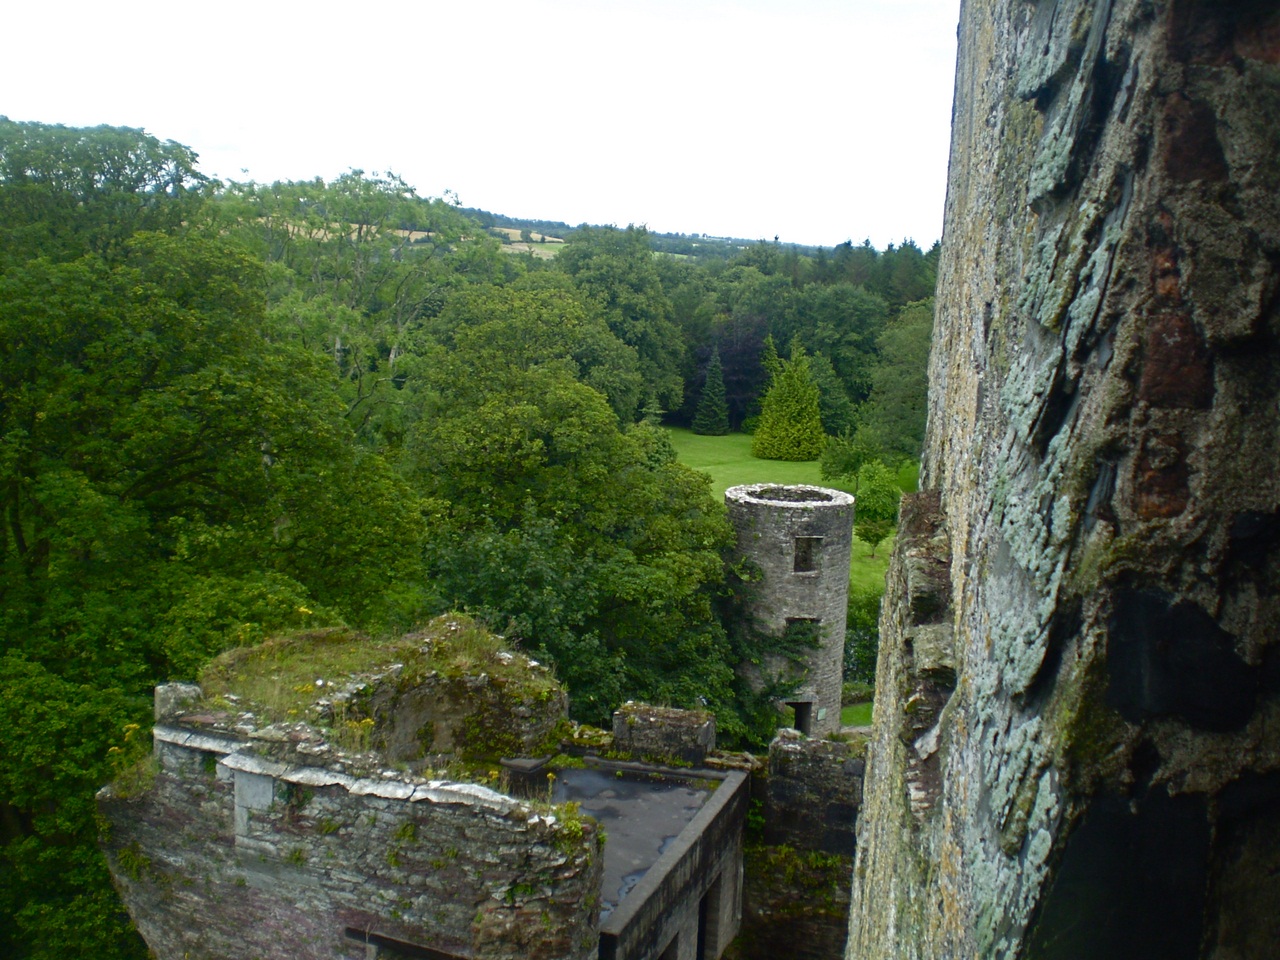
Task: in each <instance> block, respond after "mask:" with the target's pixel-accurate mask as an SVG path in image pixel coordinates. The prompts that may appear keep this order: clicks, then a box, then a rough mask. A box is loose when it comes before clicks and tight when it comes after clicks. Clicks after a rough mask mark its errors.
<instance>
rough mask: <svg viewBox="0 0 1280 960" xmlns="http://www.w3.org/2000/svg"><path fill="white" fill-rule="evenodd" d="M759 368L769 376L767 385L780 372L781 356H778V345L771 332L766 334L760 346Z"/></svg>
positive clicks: (781, 368)
mask: <svg viewBox="0 0 1280 960" xmlns="http://www.w3.org/2000/svg"><path fill="white" fill-rule="evenodd" d="M760 369H762V370H763V371H764V372H765V375H766V376H767V377H768V378H769V380H768V385H769V386H772V385H773V381H774V379H775V378H776V377H777V376H778V375H779V374H781V373H782V370H783V364H782V358H780V357H779V356H778V347H777V345H776V344H775V343H774V342H773V334H768V335H767V336H766V337H765V338H764V343H763V344H762V345H761V347H760Z"/></svg>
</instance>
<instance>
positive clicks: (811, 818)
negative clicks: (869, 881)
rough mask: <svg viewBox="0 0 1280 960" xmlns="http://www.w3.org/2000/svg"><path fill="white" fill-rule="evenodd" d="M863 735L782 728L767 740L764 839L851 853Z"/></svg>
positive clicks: (859, 794)
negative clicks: (816, 734) (835, 736)
mask: <svg viewBox="0 0 1280 960" xmlns="http://www.w3.org/2000/svg"><path fill="white" fill-rule="evenodd" d="M865 749H866V747H865V744H864V743H863V742H862V741H860V740H859V741H857V742H842V741H835V740H814V739H809V738H805V737H801V736H800V735H799V734H797V733H795V731H792V730H783V731H782V732H781V733H780V734H779V735H778V736H777V737H776V738H775V739H774V741H773V743H771V744H770V745H769V772H768V776H767V778H766V779H765V793H764V842H765V843H766V844H770V845H773V846H782V845H785V846H789V847H792V848H793V849H796V850H811V851H815V852H819V853H830V854H837V855H839V856H842V857H849V858H850V865H851V866H852V857H853V854H854V850H855V849H856V832H855V830H856V826H857V819H858V808H859V807H860V806H861V804H862V777H863V772H864V761H863V755H864V753H865Z"/></svg>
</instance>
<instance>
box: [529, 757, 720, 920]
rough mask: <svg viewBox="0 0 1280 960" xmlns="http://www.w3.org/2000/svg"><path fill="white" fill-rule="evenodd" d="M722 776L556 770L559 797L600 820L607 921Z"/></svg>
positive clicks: (554, 796)
mask: <svg viewBox="0 0 1280 960" xmlns="http://www.w3.org/2000/svg"><path fill="white" fill-rule="evenodd" d="M720 783H721V781H720V780H716V779H710V778H706V779H704V778H701V777H698V776H696V775H694V774H690V775H688V776H674V775H673V776H668V775H666V774H655V773H636V772H632V771H628V770H612V769H592V768H588V769H573V768H570V769H567V770H562V771H560V773H559V774H557V778H556V781H555V786H554V788H553V791H552V797H551V798H552V800H554V801H555V802H556V803H564V802H566V801H573V802H576V803H577V804H578V805H579V808H580V809H581V810H582V812H583V813H586V814H590V815H591V816H592V817H594V818H595V819H596V820H598V821H599V822H600V826H601V827H602V828H603V829H604V832H605V833H606V834H607V835H608V840H607V842H606V843H605V845H604V879H603V881H602V883H601V886H600V899H601V903H600V920H601V922H602V923H603V922H604V920H605V918H606V917H608V916H609V914H610V913H612V912H613V911H614V910H615V909H616V908H617V906H618V904H620V903H621V902H622V901H623V899H624V898H625V897H626V896H627V894H628V893H630V892H631V890H632V889H633V888H634V887H635V885H636V884H637V883H639V882H640V879H641V878H642V877H643V876H644V875H645V874H646V873H647V872H648V871H649V868H650V867H652V866H653V865H654V864H655V863H656V862H657V861H658V858H659V857H661V856H662V855H663V854H664V853H665V852H666V851H667V848H668V847H669V846H670V845H671V843H672V842H673V841H674V840H675V839H676V837H677V836H679V835H680V831H682V830H683V829H684V828H685V827H686V826H687V825H688V823H689V821H691V820H692V819H693V818H694V816H695V815H696V814H697V812H698V811H699V810H700V809H702V806H703V804H705V803H706V802H707V798H708V797H710V796H711V794H712V793H713V792H714V791H715V789H716V787H718V786H719V785H720Z"/></svg>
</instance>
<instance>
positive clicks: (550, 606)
mask: <svg viewBox="0 0 1280 960" xmlns="http://www.w3.org/2000/svg"><path fill="white" fill-rule="evenodd" d="M935 265H936V250H933V251H930V252H928V253H925V252H922V251H920V250H919V249H917V248H916V247H915V246H914V245H913V244H909V243H904V244H903V245H902V246H900V247H897V248H895V249H893V250H890V251H885V252H878V251H876V250H874V249H872V248H870V247H869V245H864V246H862V247H856V246H853V245H851V244H850V245H845V246H842V247H837V248H836V249H835V250H833V251H830V252H823V251H819V252H818V253H817V254H815V255H813V256H805V255H802V254H800V253H799V252H798V251H796V250H794V249H792V248H785V247H781V246H779V245H776V244H769V243H761V244H756V245H753V246H750V247H748V248H747V249H745V250H743V251H741V252H740V253H738V254H737V255H735V256H732V257H729V258H711V259H705V260H704V259H697V258H691V257H677V256H664V255H655V252H654V250H653V245H652V242H651V238H650V237H649V235H648V234H647V233H646V231H644V230H643V229H636V228H627V229H625V230H619V229H613V228H601V229H594V228H588V229H581V230H578V231H577V232H576V233H575V234H574V236H573V237H572V239H571V241H570V242H569V243H568V244H566V245H565V247H564V249H563V250H562V251H561V252H560V254H559V255H558V256H557V257H556V258H555V259H554V260H551V261H544V260H539V259H537V258H534V257H532V256H517V255H512V254H510V253H506V252H504V251H503V250H502V247H501V244H500V243H499V242H498V241H497V240H495V239H494V238H493V237H491V236H489V235H488V234H487V232H486V231H485V230H484V229H483V227H482V226H481V225H479V224H477V222H476V221H474V220H472V219H470V218H468V217H467V216H466V215H465V214H464V213H463V212H462V211H460V210H459V209H458V208H456V207H455V206H453V205H450V204H449V203H447V202H444V201H442V200H438V199H427V198H422V197H419V196H417V194H416V193H415V192H414V190H413V189H412V188H411V187H409V186H408V185H407V184H405V183H404V182H403V181H401V180H399V179H398V178H396V177H394V176H376V175H375V176H366V175H364V174H363V173H360V172H357V171H353V172H351V173H349V174H346V175H344V176H341V177H339V178H337V179H336V180H333V181H330V182H325V181H322V180H319V179H316V180H313V181H306V182H291V183H276V184H271V185H263V184H254V183H226V184H222V183H217V182H212V181H209V180H207V179H206V178H205V177H203V176H202V175H201V174H200V173H199V171H198V169H197V166H196V162H195V157H194V155H193V154H192V153H191V151H189V150H188V149H187V148H185V147H183V146H181V145H178V144H175V143H172V142H166V143H162V142H160V141H158V140H156V139H154V138H153V137H150V136H148V135H145V134H143V133H142V132H140V131H136V130H130V129H123V128H111V127H97V128H92V129H71V128H65V127H58V126H47V125H42V124H34V123H16V122H12V121H9V120H7V119H5V118H0V502H2V503H3V514H4V515H3V527H2V529H3V534H2V535H0V544H2V547H0V549H2V550H3V565H2V566H0V617H3V626H4V629H3V644H4V645H3V649H2V650H0V749H2V750H3V752H4V755H5V758H6V762H5V764H4V766H3V767H0V843H3V853H2V854H0V913H3V915H4V916H6V917H8V918H10V922H9V923H7V924H4V925H0V954H3V955H4V956H9V957H15V958H17V957H20V958H53V957H66V956H80V955H92V956H96V957H101V958H116V957H120V958H123V957H139V958H140V957H143V956H145V948H144V947H143V945H142V943H141V941H140V940H139V939H138V937H137V935H136V933H134V932H133V931H132V929H131V927H130V925H129V922H128V919H127V917H126V916H125V915H124V914H123V912H122V910H121V908H120V905H119V903H118V901H117V899H116V897H115V895H114V893H113V891H112V889H111V885H110V881H109V878H108V876H107V873H106V870H105V866H104V864H103V862H102V859H101V857H100V856H99V854H98V852H97V848H96V832H97V825H96V822H95V818H94V811H93V795H94V792H95V791H96V790H97V788H98V787H100V786H101V785H102V784H103V783H105V782H107V781H108V780H109V779H111V777H112V776H113V775H114V774H115V773H116V772H118V771H119V770H120V768H121V764H123V763H125V762H128V761H129V759H130V758H132V757H135V756H137V754H138V753H139V752H140V751H142V750H145V742H146V737H145V732H146V730H147V729H148V727H149V717H150V693H151V689H152V687H153V685H154V684H156V683H157V682H161V681H166V680H191V679H194V678H195V677H196V676H197V674H198V671H199V669H200V667H201V666H202V665H203V664H204V663H206V662H207V661H208V660H209V659H210V658H212V657H213V656H216V655H217V654H218V653H220V652H222V651H224V650H226V649H229V648H231V647H234V646H237V645H244V644H252V643H256V642H260V641H261V640H262V639H263V638H265V637H267V636H269V635H271V634H273V633H277V632H281V631H290V630H300V629H309V628H315V627H320V626H325V625H334V624H346V625H349V626H352V627H356V628H359V629H362V630H365V631H368V632H370V633H375V634H378V633H389V632H395V631H402V630H405V629H407V628H409V627H411V626H412V625H413V624H415V623H418V622H421V621H422V620H424V619H425V618H427V617H429V616H431V615H434V614H436V613H439V612H442V611H446V610H452V609H461V610H466V611H468V612H470V613H472V614H474V615H475V616H477V617H478V618H479V619H481V620H482V621H483V622H485V623H486V624H488V625H489V626H490V627H491V628H493V629H494V630H496V631H498V632H500V633H503V634H504V635H506V636H507V637H508V638H509V639H510V640H512V641H513V642H516V643H518V644H520V645H521V646H522V647H523V648H524V649H526V650H528V651H529V652H530V653H531V654H533V655H535V656H538V657H540V658H543V659H545V660H547V661H549V662H551V663H553V664H554V666H555V669H556V672H557V674H558V676H559V677H560V679H561V680H562V681H563V682H564V683H565V684H566V686H567V687H568V689H569V691H570V695H571V702H572V707H571V710H572V714H573V716H574V718H575V719H578V720H582V721H586V722H594V723H604V722H605V721H606V720H607V718H608V716H609V713H610V711H611V710H612V709H613V708H614V707H615V706H616V705H617V704H618V703H620V702H621V701H623V700H625V699H644V700H650V701H653V702H658V703H668V704H672V705H676V706H706V707H708V708H709V709H712V710H714V711H715V713H716V715H717V718H718V721H719V727H720V730H721V732H722V735H723V736H724V737H725V739H726V740H727V741H729V742H737V743H741V744H758V743H761V742H763V741H764V740H765V739H766V738H767V737H768V735H769V733H770V732H771V730H772V728H773V726H774V725H775V724H776V713H775V712H774V711H773V710H772V708H771V707H770V705H769V693H770V691H764V692H763V693H761V692H757V691H753V690H752V689H750V687H749V686H748V685H747V684H746V683H745V682H744V681H743V680H742V678H740V677H739V676H738V674H737V673H736V672H735V669H734V667H735V666H736V665H738V664H740V663H742V662H744V661H749V660H752V659H758V658H759V656H760V653H761V649H762V647H761V644H762V640H761V638H760V637H758V636H757V635H755V634H754V633H753V632H752V631H751V630H749V629H746V628H744V627H743V626H742V618H741V617H739V616H737V615H736V613H735V611H736V610H737V608H738V604H739V603H740V602H741V599H740V598H741V588H742V576H743V575H744V573H745V572H744V571H742V570H739V569H736V568H735V567H734V566H733V565H732V564H731V563H730V551H731V547H732V533H731V530H730V528H729V526H728V523H727V521H726V518H725V512H724V508H723V504H721V503H718V502H716V500H715V499H714V498H712V496H711V494H710V490H709V484H708V481H707V478H706V477H705V476H704V475H702V474H698V473H696V472H694V471H691V470H689V469H687V468H685V467H684V466H682V465H680V464H679V463H677V462H676V460H675V456H674V453H673V451H672V448H671V445H670V443H669V441H668V439H667V434H666V432H665V431H664V430H663V429H662V428H661V426H660V425H659V424H660V423H664V422H665V423H681V424H685V423H689V422H691V421H692V419H693V417H694V413H695V410H696V407H697V404H698V400H699V398H700V396H701V393H702V390H703V380H704V378H705V376H706V372H707V370H708V368H709V367H710V366H711V365H712V362H713V358H718V359H719V362H720V367H721V370H722V374H723V382H724V385H725V395H726V404H727V408H728V415H729V418H730V420H731V423H732V426H733V427H734V428H738V427H741V426H742V424H743V423H744V422H747V423H748V424H749V423H750V421H751V418H753V417H754V416H757V415H758V413H759V404H760V401H761V399H762V395H763V393H764V392H765V390H766V389H767V387H768V381H769V374H768V372H767V370H766V369H765V367H764V366H763V365H762V362H761V358H762V353H763V352H764V350H765V344H766V341H768V342H776V343H778V344H779V345H782V347H783V349H784V350H788V351H790V352H791V353H792V355H793V356H794V355H795V349H796V347H799V348H801V352H807V354H808V356H809V357H810V358H811V363H810V369H811V370H812V372H813V379H814V382H815V383H816V384H817V386H818V387H819V388H820V391H821V395H822V403H823V413H822V419H823V427H824V429H825V430H826V431H827V432H828V433H830V434H832V435H837V434H843V435H844V436H845V437H846V438H848V437H850V436H856V435H858V434H860V433H861V434H865V435H869V436H875V437H876V438H877V444H878V449H882V450H884V451H888V453H887V454H886V455H889V456H898V457H905V456H913V455H914V454H915V452H916V451H918V449H919V442H920V441H919V436H920V433H921V432H922V430H923V400H924V398H923V392H924V358H925V357H927V350H928V331H929V324H930V322H931V316H932V310H931V306H930V305H929V303H928V301H927V298H929V297H930V296H931V295H932V292H933V282H934V271H935ZM894 451H896V452H894Z"/></svg>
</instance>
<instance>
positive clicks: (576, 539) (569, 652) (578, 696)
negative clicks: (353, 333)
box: [408, 339, 735, 725]
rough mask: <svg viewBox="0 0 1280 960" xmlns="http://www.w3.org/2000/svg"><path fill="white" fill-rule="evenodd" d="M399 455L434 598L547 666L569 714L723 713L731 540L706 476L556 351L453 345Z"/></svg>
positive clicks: (729, 703) (728, 708)
mask: <svg viewBox="0 0 1280 960" xmlns="http://www.w3.org/2000/svg"><path fill="white" fill-rule="evenodd" d="M424 397H425V398H426V401H427V402H426V406H425V408H424V410H423V415H422V417H421V418H420V419H419V420H418V422H417V426H416V428H415V431H414V434H413V436H412V438H411V442H410V444H409V447H408V453H409V454H410V458H411V459H410V461H409V469H410V471H411V473H410V475H411V477H412V478H413V480H414V482H415V484H416V485H417V486H418V488H419V489H421V490H422V491H423V492H424V493H425V494H427V495H428V496H430V497H431V498H432V499H433V501H434V502H435V503H437V504H438V505H439V506H438V514H437V520H436V524H435V526H434V529H433V531H432V533H431V535H430V538H429V541H428V549H427V557H428V561H429V564H430V569H431V573H432V581H433V584H434V585H435V589H436V590H437V591H438V594H439V603H440V606H441V607H442V608H448V607H462V608H464V609H467V610H470V611H472V612H474V613H476V614H478V615H480V616H482V617H484V618H485V619H486V620H488V621H489V622H490V623H492V624H494V625H495V627H497V628H499V629H502V630H504V631H505V632H506V633H507V634H508V635H509V636H512V637H513V638H517V639H519V640H520V641H521V642H522V643H523V644H524V645H525V646H526V647H527V648H529V649H530V650H531V651H534V652H536V653H537V654H538V655H539V656H542V657H546V658H547V659H549V660H551V661H552V662H553V663H554V664H555V665H556V668H557V671H558V673H559V675H560V677H561V678H562V679H563V680H564V681H565V682H566V683H567V685H568V687H569V690H570V695H571V700H572V707H571V709H572V712H573V715H574V716H576V717H578V718H580V719H583V720H590V721H593V722H596V723H601V722H603V721H604V720H605V719H606V718H607V716H608V715H609V711H611V710H612V709H613V708H614V706H616V704H617V702H618V700H619V698H620V697H624V695H625V697H647V698H652V699H655V700H658V701H660V702H667V703H672V704H679V705H692V704H696V703H699V702H700V701H699V699H698V698H699V697H706V698H707V700H708V701H709V702H710V703H711V704H712V705H713V708H714V709H717V710H718V711H719V712H721V713H722V714H723V715H724V717H725V719H726V722H729V723H730V725H731V721H732V719H733V715H734V714H733V709H734V697H733V686H734V682H735V681H734V676H733V672H732V669H731V668H730V667H729V664H730V662H731V658H730V655H729V651H728V646H727V640H726V638H725V635H724V632H723V630H722V629H721V628H720V627H719V625H718V624H717V623H716V620H715V618H714V616H713V614H712V608H711V601H712V599H713V598H714V596H715V595H716V593H717V592H718V591H719V590H720V589H721V584H722V581H723V565H722V561H721V550H722V549H724V548H725V547H726V546H727V544H728V542H729V537H730V532H729V529H728V526H727V522H726V520H725V517H724V510H723V506H722V505H721V504H719V503H717V502H716V501H715V500H714V499H712V497H711V496H710V491H709V488H708V483H707V480H706V478H705V477H704V476H702V475H700V474H696V473H694V472H693V471H690V470H688V469H687V468H685V467H682V466H681V465H680V464H678V463H675V462H674V456H673V454H672V453H671V451H670V447H669V446H664V445H662V444H658V443H655V442H653V440H654V438H653V437H652V436H650V431H652V430H655V429H657V428H653V427H649V426H646V425H639V426H637V427H634V428H632V429H631V430H630V431H628V432H625V433H624V432H623V431H622V430H621V429H620V427H619V423H618V419H617V417H616V416H615V415H614V413H613V411H612V410H611V409H610V408H609V405H608V404H607V403H606V401H605V398H604V397H603V396H602V395H601V394H600V393H598V392H597V391H595V390H593V389H591V388H590V387H588V386H587V385H585V384H583V383H581V382H580V381H578V380H577V379H576V377H575V369H574V366H573V365H572V364H571V363H570V362H568V361H565V360H562V359H560V360H557V359H551V360H548V361H546V362H541V363H536V364H530V365H521V364H517V363H513V362H510V361H509V358H508V357H505V356H504V355H502V354H501V353H499V352H496V351H491V350H485V349H473V344H472V343H471V342H468V341H466V340H462V339H459V341H458V344H457V348H456V350H454V351H453V352H452V353H450V354H449V355H448V356H446V357H444V358H442V359H441V360H440V361H439V362H438V363H437V364H436V365H435V366H434V368H433V370H432V375H431V385H430V390H429V391H428V392H426V393H424Z"/></svg>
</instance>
